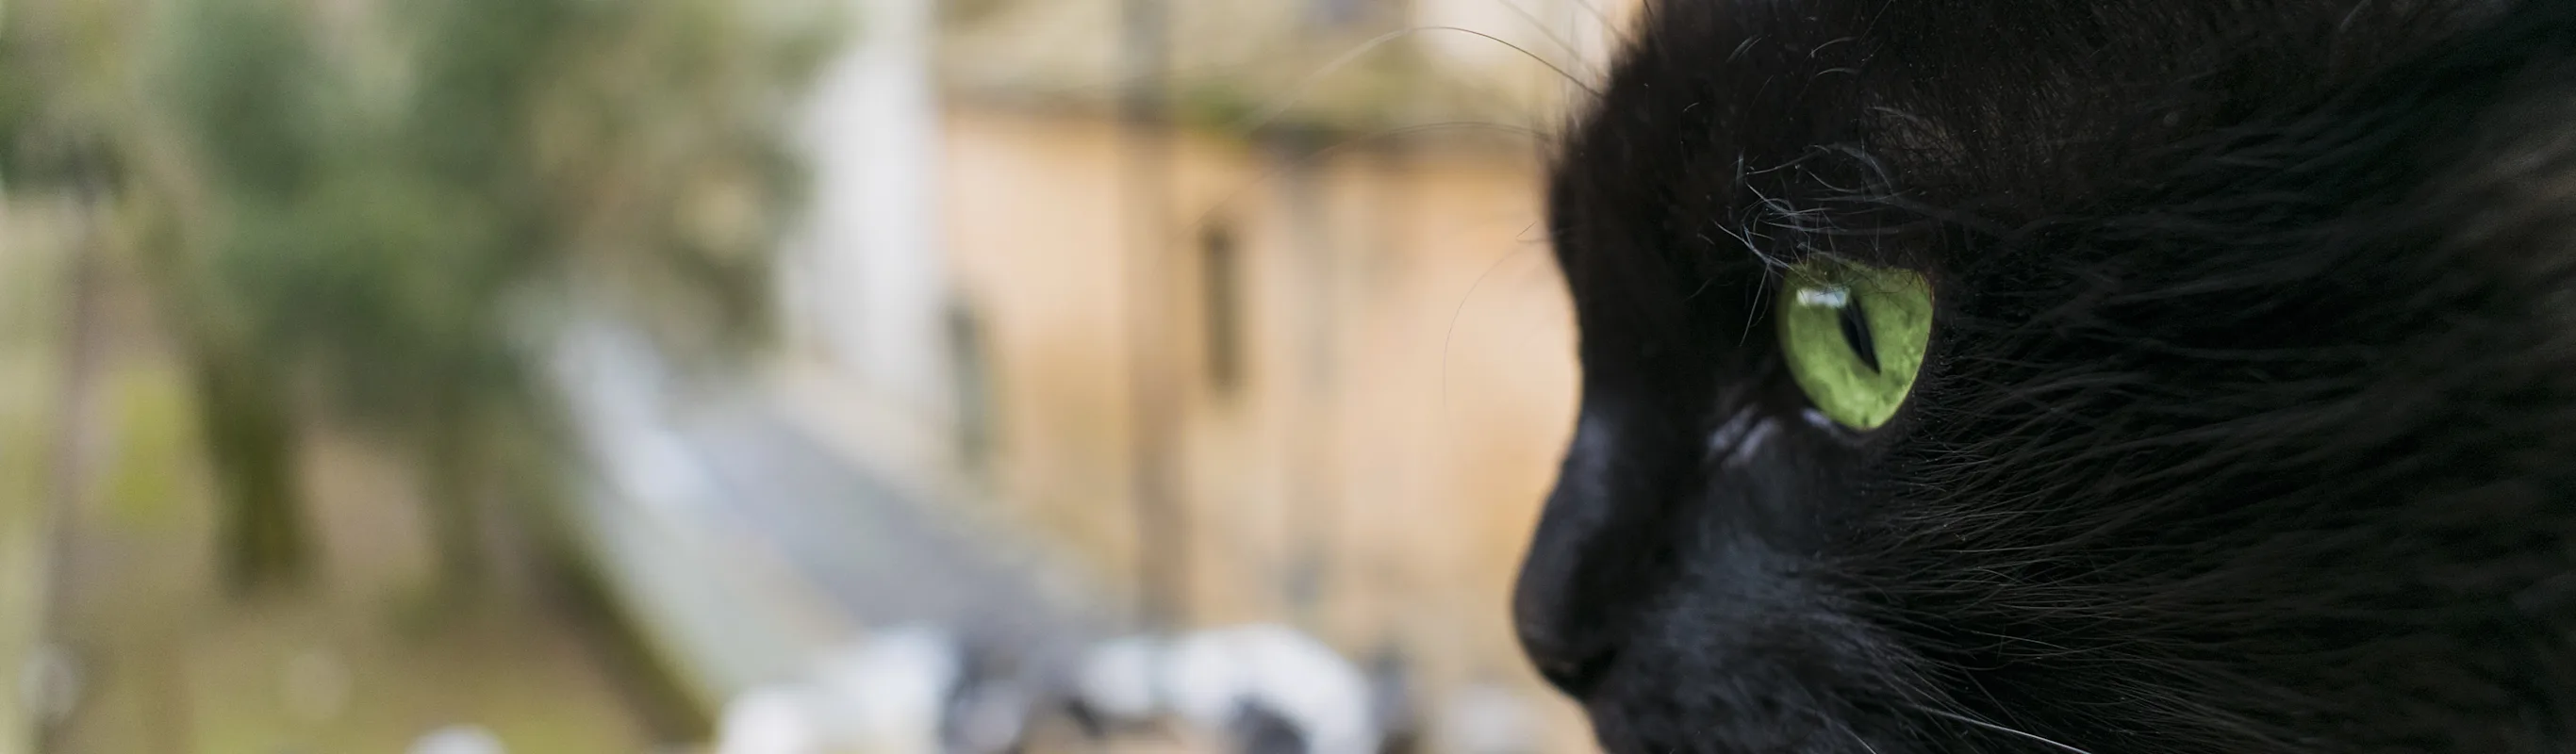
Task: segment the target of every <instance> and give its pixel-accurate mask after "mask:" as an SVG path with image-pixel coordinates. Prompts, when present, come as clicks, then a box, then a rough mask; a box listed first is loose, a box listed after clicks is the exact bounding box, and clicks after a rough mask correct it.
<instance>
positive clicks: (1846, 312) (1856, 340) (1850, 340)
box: [1835, 296, 1878, 372]
mask: <svg viewBox="0 0 2576 754" xmlns="http://www.w3.org/2000/svg"><path fill="white" fill-rule="evenodd" d="M1835 319H1836V320H1838V321H1840V322H1841V324H1842V330H1843V342H1844V343H1846V344H1849V345H1850V346H1851V349H1852V353H1855V354H1859V355H1860V363H1862V364H1864V365H1867V366H1868V367H1869V371H1872V372H1876V371H1878V343H1877V342H1875V341H1872V340H1870V336H1869V313H1868V312H1865V311H1862V310H1861V308H1860V297H1859V296H1853V297H1851V300H1850V301H1849V302H1846V303H1844V304H1843V306H1842V310H1841V312H1840V313H1839V316H1837V317H1835Z"/></svg>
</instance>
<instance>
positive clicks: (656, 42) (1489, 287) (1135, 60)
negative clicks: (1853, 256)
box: [0, 0, 1634, 754]
mask: <svg viewBox="0 0 2576 754" xmlns="http://www.w3.org/2000/svg"><path fill="white" fill-rule="evenodd" d="M1633 4H1634V0H439V1H437V2H421V1H417V0H411V1H405V0H0V702H5V703H0V754H14V753H16V752H166V753H184V752H245V753H252V752H255V753H258V754H287V753H292V752H315V753H320V752H428V753H432V754H477V753H482V752H501V751H509V752H663V751H669V752H682V751H704V752H722V753H724V754H807V753H813V754H820V753H822V752H885V753H888V754H929V753H931V752H955V753H958V754H997V753H998V752H1004V751H1032V752H1048V751H1085V752H1091V751H1099V752H1123V751H1206V752H1236V751H1241V752H1262V753H1263V754H1270V753H1272V752H1276V753H1278V754H1291V753H1311V754H1361V753H1362V752H1400V751H1426V752H1458V753H1461V754H1544V753H1550V752H1572V751H1584V750H1588V749H1590V748H1591V746H1590V744H1589V743H1588V741H1589V733H1588V731H1587V730H1586V729H1585V728H1584V725H1583V723H1582V721H1581V718H1580V715H1579V713H1578V712H1577V711H1576V710H1575V709H1573V707H1572V706H1571V705H1570V704H1568V703H1566V702H1564V701H1562V700H1560V699H1559V698H1557V697H1555V696H1553V695H1552V694H1550V693H1549V692H1548V691H1547V690H1546V689H1545V688H1544V686H1543V685H1542V684H1540V683H1539V682H1538V681H1537V680H1536V678H1535V676H1534V675H1533V674H1532V673H1531V672H1530V671H1529V670H1528V669H1527V667H1526V663H1525V661H1524V660H1522V658H1521V657H1520V654H1519V652H1518V650H1517V647H1516V645H1515V643H1514V641H1513V638H1512V634H1511V629H1510V624H1509V620H1508V617H1507V605H1508V593H1509V585H1510V582H1511V577H1512V572H1513V569H1514V568H1515V566H1516V565H1517V561H1518V557H1519V550H1520V547H1521V545H1522V542H1523V539H1524V537H1525V536H1526V534H1527V532H1528V529H1529V528H1530V527H1531V526H1532V524H1533V523H1534V521H1535V518H1536V513H1537V510H1538V506H1539V504H1540V502H1541V498H1542V496H1543V495H1544V493H1545V490H1546V487H1547V485H1548V483H1549V480H1550V478H1551V477H1552V475H1553V472H1554V466H1555V461H1556V458H1557V456H1558V453H1559V452H1560V448H1561V446H1562V444H1563V442H1564V440H1565V438H1566V436H1567V435H1568V433H1569V431H1570V424H1571V420H1572V414H1573V401H1574V389H1575V372H1574V365H1573V358H1572V338H1573V332H1572V327H1571V322H1570V319H1569V313H1568V311H1567V309H1566V304H1565V302H1564V301H1563V295H1564V294H1563V291H1562V290H1561V285H1560V283H1559V282H1558V281H1557V279H1556V277H1555V274H1556V273H1555V271H1554V269H1553V266H1552V263H1551V261H1550V259H1549V257H1548V254H1547V251H1546V247H1545V237H1544V236H1545V233H1544V229H1543V228H1542V227H1541V226H1540V224H1539V221H1540V211H1539V204H1538V200H1539V189H1540V179H1541V171H1542V168H1543V166H1544V160H1545V156H1546V153H1547V150H1548V146H1549V140H1550V138H1551V134H1552V133H1554V132H1556V131H1557V130H1558V129H1559V127H1560V124H1561V123H1562V122H1563V120H1564V118H1565V117H1566V113H1567V112H1568V111H1569V109H1570V108H1571V107H1574V106H1577V105H1579V104H1580V102H1581V96H1582V93H1583V92H1584V90H1585V87H1586V85H1587V84H1586V82H1590V81H1593V80H1596V79H1597V78H1598V76H1599V73H1598V72H1599V69H1600V67H1601V66H1602V65H1603V60H1604V59H1605V57H1606V55H1607V50H1608V49H1609V47H1610V46H1611V44H1612V43H1613V42H1614V40H1615V39H1616V36H1617V35H1616V31H1615V30H1617V29H1619V28H1621V21H1620V19H1621V18H1623V17H1624V16H1625V15H1626V14H1628V13H1630V12H1632V9H1631V7H1630V6H1632V5H1633Z"/></svg>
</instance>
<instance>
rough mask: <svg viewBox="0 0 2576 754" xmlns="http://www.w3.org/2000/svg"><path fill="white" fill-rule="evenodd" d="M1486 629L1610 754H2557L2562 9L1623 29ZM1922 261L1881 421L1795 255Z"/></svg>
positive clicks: (2568, 489) (2210, 6) (2562, 521)
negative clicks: (1925, 323) (1852, 403)
mask: <svg viewBox="0 0 2576 754" xmlns="http://www.w3.org/2000/svg"><path fill="white" fill-rule="evenodd" d="M1644 19H1645V20H1644V24H1643V26H1641V27H1640V28H1639V30H1638V32H1637V34H1636V35H1635V37H1634V39H1633V40H1631V47H1630V49H1629V51H1628V53H1627V54H1626V56H1625V57H1624V58H1623V60H1622V62H1621V63H1620V64H1619V65H1618V67H1617V68H1616V69H1615V71H1614V73H1613V75H1612V77H1611V79H1610V81H1609V83H1608V84H1607V86H1605V87H1604V89H1603V96H1602V98H1601V100H1600V101H1599V102H1598V103H1597V104H1596V105H1595V107H1594V109H1593V110H1592V111H1591V112H1590V113H1589V114H1588V115H1587V116H1586V117H1585V118H1584V119H1583V120H1582V121H1581V123H1580V124H1579V126H1578V127H1577V128H1576V129H1574V131H1573V133H1572V134H1571V136H1570V138H1569V140H1568V142H1567V144H1566V146H1565V148H1564V152H1563V156H1562V158H1561V159H1560V162H1559V165H1558V168H1557V171H1556V173H1555V175H1554V178H1553V181H1552V184H1551V190H1550V198H1549V202H1550V227H1551V229H1552V230H1553V234H1554V237H1555V241H1556V246H1557V254H1558V261H1559V263H1560V265H1561V266H1562V267H1563V269H1564V271H1565V273H1566V274H1565V277H1566V280H1567V283H1568V285H1569V287H1570V288H1571V290H1572V292H1573V294H1574V299H1575V308H1576V316H1577V320H1578V323H1579V325H1580V329H1581V337H1582V343H1581V348H1580V353H1581V356H1582V360H1583V366H1584V378H1585V385H1584V396H1583V415H1582V419H1581V421H1580V422H1579V428H1578V432H1577V439H1576V440H1575V442H1574V444H1573V445H1572V446H1571V447H1570V448H1569V452H1568V456H1567V459H1566V461H1565V465H1564V468H1563V469H1562V471H1561V476H1560V481H1559V484H1558V486H1557V488H1556V490H1555V492H1554V493H1553V495H1552V496H1551V498H1550V500H1549V502H1548V505H1547V508H1546V511H1545V513H1544V514H1543V516H1542V521H1541V522H1540V526H1539V531H1538V533H1537V534H1536V535H1535V537H1534V538H1533V543H1532V545H1531V550H1530V555H1529V558H1528V560H1527V562H1526V564H1525V566H1524V570H1523V576H1522V581H1521V584H1520V585H1519V587H1518V593H1517V594H1516V595H1515V607H1514V619H1515V621H1516V623H1517V625H1518V627H1519V629H1520V631H1521V633H1522V635H1523V638H1524V643H1525V644H1526V645H1527V647H1528V649H1529V652H1530V654H1531V655H1532V658H1533V660H1534V661H1535V662H1536V663H1537V665H1538V667H1539V668H1540V670H1541V671H1542V672H1543V673H1545V674H1546V675H1547V676H1548V677H1549V678H1550V679H1551V680H1553V681H1555V682H1556V683H1557V684H1558V685H1560V686H1561V687H1563V688H1565V689H1566V690H1567V691H1568V692H1570V693H1571V694H1573V695H1574V696H1576V697H1577V698H1578V699H1579V700H1580V701H1582V703H1583V704H1584V705H1585V706H1586V708H1587V709H1588V710H1589V711H1590V712H1591V713H1592V715H1593V719H1594V721H1595V725H1596V728H1597V732H1598V734H1599V736H1600V738H1601V740H1602V742H1603V743H1604V745H1605V746H1607V747H1608V748H1610V749H1611V750H1613V751H1614V752H1618V754H1677V753H1682V752H1714V753H1726V754H1732V753H1735V752H1784V753H1789V754H1796V753H1800V752H1807V753H1812V754H1901V753H1902V754H1939V753H1944V752H1970V753H1975V752H2058V753H2060V754H2062V753H2063V752H2067V751H2080V752H2087V753H2089V754H2112V753H2113V752H2126V753H2129V754H2182V753H2185V752H2190V753H2193V754H2236V753H2240V752H2241V753H2244V754H2253V753H2256V752H2262V753H2265V754H2270V753H2273V752H2289V753H2291V754H2380V753H2386V754H2397V753H2398V752H2409V753H2432V754H2543V753H2551V754H2556V753H2561V752H2566V751H2569V750H2571V748H2576V732H2571V731H2576V586H2570V584H2576V326H2571V322H2576V136H2571V135H2570V134H2576V127H2571V126H2570V125H2569V124H2570V123H2576V120H2571V118H2576V3H2563V2H2554V1H2549V0H2542V1H2538V2H2528V3H2515V2H2436V1H2434V0H2422V1H2420V2H2399V3H2390V2H2384V1H2377V2H2365V1H2364V0H2256V1H2250V2H2235V3H2207V4H2201V3H2176V2H2170V1H2169V0H2094V1H2093V2H2085V3H2062V2H2043V1H2042V0H1962V1H1961V2H1955V3H1941V4H1932V3H1885V2H1866V1H1864V0H1812V1H1811V2H1799V3H1776V2H1767V1H1763V2H1755V1H1754V0H1744V1H1742V2H1730V1H1729V0H1661V1H1659V2H1650V3H1649V11H1648V12H1647V13H1646V14H1645V15H1644ZM1816 254H1832V255H1837V256H1842V257H1846V258H1849V259H1853V260H1855V261H1861V262H1866V263H1870V264H1877V265H1890V266H1902V267H1907V268H1910V269H1915V270H1920V271H1922V272H1924V273H1925V274H1926V275H1927V276H1928V277H1930V278H1931V279H1932V280H1933V281H1934V288H1935V290H1936V301H1938V302H1939V313H1938V315H1937V317H1936V322H1935V326H1934V336H1933V341H1932V344H1931V348H1930V351H1929V352H1928V353H1927V360H1926V362H1925V365H1924V367H1923V371H1922V374H1921V377H1920V379H1919V381H1918V382H1917V384H1916V385H1915V389H1914V393H1913V395H1912V396H1911V397H1910V398H1909V399H1908V401H1907V404H1906V405H1905V406H1903V407H1902V408H1900V409H1899V411H1898V412H1897V414H1896V416H1895V417H1894V418H1893V419H1892V420H1891V421H1890V422H1889V423H1888V424H1887V425H1885V426H1883V427H1880V428H1878V429H1877V430H1875V431H1872V432H1865V433H1854V432H1850V431H1848V430H1847V429H1844V428H1838V427H1835V426H1833V425H1832V424H1831V422H1830V420H1826V421H1824V422H1821V423H1820V422H1817V421H1814V420H1813V419H1810V418H1808V413H1810V412H1811V411H1812V409H1810V408H1808V407H1807V406H1806V405H1805V404H1804V403H1803V401H1802V398H1801V396H1800V394H1799V392H1798V389H1797V388H1796V386H1795V385H1793V384H1790V381H1789V380H1787V379H1785V377H1784V376H1783V375H1782V374H1781V372H1780V367H1779V364H1778V361H1777V354H1776V346H1777V343H1776V342H1775V339H1774V338H1773V337H1772V335H1771V334H1770V332H1769V327H1768V323H1767V320H1766V315H1765V312H1766V311H1767V307H1766V302H1767V297H1768V296H1770V295H1773V294H1774V293H1775V292H1776V291H1777V289H1778V287H1779V286H1778V283H1779V280H1780V278H1779V276H1778V272H1777V270H1778V266H1779V265H1781V264H1783V263H1787V262H1792V261H1794V260H1796V259H1800V258H1803V257H1806V256H1810V255H1816Z"/></svg>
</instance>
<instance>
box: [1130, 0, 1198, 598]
mask: <svg viewBox="0 0 2576 754" xmlns="http://www.w3.org/2000/svg"><path fill="white" fill-rule="evenodd" d="M1167 3H1168V0H1124V5H1123V11H1124V12H1123V14H1122V15H1123V20H1124V24H1123V26H1124V33H1123V34H1122V35H1121V36H1122V37H1123V39H1122V40H1121V42H1122V47H1123V48H1124V49H1125V58H1126V74H1127V76H1126V79H1127V81H1126V87H1125V94H1124V96H1123V97H1122V98H1121V103H1120V104H1121V107H1120V113H1121V115H1122V124H1121V125H1122V129H1121V130H1122V133H1123V135H1124V138H1123V140H1122V146H1123V148H1124V151H1125V153H1126V154H1125V158H1126V159H1125V165H1126V173H1127V175H1126V176H1125V181H1124V188H1125V190H1124V193H1125V196H1124V203H1125V204H1126V211H1127V245H1128V253H1127V286H1128V289H1127V305H1128V310H1127V315H1128V333H1127V337H1128V339H1129V343H1128V349H1129V350H1128V372H1129V379H1130V391H1131V392H1130V394H1129V400H1130V403H1131V409H1132V410H1133V412H1134V414H1133V417H1132V420H1133V421H1134V424H1135V426H1134V429H1133V435H1132V445H1133V447H1132V448H1131V449H1130V452H1131V453H1132V454H1133V456H1132V458H1131V462H1132V464H1133V466H1132V473H1133V474H1134V479H1133V484H1134V494H1135V505H1136V511H1135V514H1136V576H1137V580H1138V583H1137V594H1138V596H1139V598H1140V599H1141V601H1142V602H1141V604H1140V606H1139V607H1140V608H1141V611H1142V613H1143V615H1142V617H1143V619H1144V621H1145V623H1146V624H1147V625H1151V626H1158V627H1167V626H1170V625H1172V624H1174V623H1175V622H1177V621H1179V620H1180V619H1181V618H1182V616H1183V615H1184V614H1185V613H1186V610H1187V601H1188V597H1187V594H1188V588H1189V536H1188V531H1189V527H1188V520H1187V519H1188V517H1187V513H1186V512H1185V511H1183V510H1182V508H1181V505H1180V503H1179V501H1178V500H1177V499H1175V496H1174V495H1173V494H1172V484H1171V461H1172V458H1171V451H1172V442H1171V436H1172V418H1173V414H1172V412H1173V410H1174V409H1175V408H1177V404H1176V403H1175V401H1174V398H1175V396H1174V393H1173V388H1174V387H1175V386H1174V385H1172V384H1171V381H1170V380H1169V379H1168V377H1169V370H1168V369H1166V366H1167V364H1166V362H1167V361H1168V360H1167V359H1165V358H1164V354H1165V351H1166V349H1167V347H1168V345H1169V344H1168V342H1167V341H1168V340H1169V336H1168V333H1169V329H1168V328H1167V327H1166V326H1165V323H1166V322H1167V321H1168V319H1169V314H1170V313H1171V309H1172V307H1171V306H1170V302H1169V296H1167V295H1165V294H1167V293H1168V292H1169V290H1170V286H1169V285H1167V284H1166V282H1167V281H1166V279H1165V275H1164V273H1165V272H1166V271H1167V269H1168V267H1169V265H1170V256H1171V255H1170V246H1171V236H1172V155H1171V149H1172V144H1171V136H1172V129H1171V123H1170V120H1169V115H1168V113H1169V110H1170V108H1169V106H1168V102H1167V101H1166V100H1167V88H1168V76H1169V69H1170V63H1171V60H1170V40H1171V29H1170V25H1171V15H1170V7H1169V5H1168V4H1167Z"/></svg>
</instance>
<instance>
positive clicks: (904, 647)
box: [816, 627, 964, 754]
mask: <svg viewBox="0 0 2576 754" xmlns="http://www.w3.org/2000/svg"><path fill="white" fill-rule="evenodd" d="M963 666H964V663H963V661H962V660H961V658H960V657H959V648H958V645H957V642H956V641H955V640H954V639H951V638H950V637H949V636H948V635H947V634H946V633H944V632H941V631H939V630H937V629H932V628H927V627H906V628H898V629H893V630H889V631H883V632H879V633H877V634H876V635H875V636H873V637H871V638H869V639H868V640H867V641H865V642H861V643H860V644H858V645H857V646H854V647H851V648H849V649H847V650H843V651H840V652H836V653H833V654H832V655H830V656H827V657H825V658H824V659H823V662H822V664H821V666H820V673H819V676H818V678H817V679H816V680H817V685H818V687H819V689H820V690H821V691H822V692H823V699H824V701H825V704H827V705H828V706H827V707H826V708H825V709H826V710H827V711H828V712H829V713H830V714H831V718H830V719H831V721H832V726H831V727H830V728H829V730H830V732H831V733H832V742H833V743H835V744H838V745H841V746H845V747H850V748H851V749H852V750H854V751H863V752H869V753H870V754H940V752H942V751H944V750H945V743H944V741H943V740H942V737H941V733H942V732H943V731H944V730H945V728H946V722H947V717H948V709H949V704H948V700H949V698H950V696H951V693H952V692H953V691H954V690H955V689H956V688H957V683H958V680H959V676H960V675H961V671H962V669H963Z"/></svg>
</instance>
